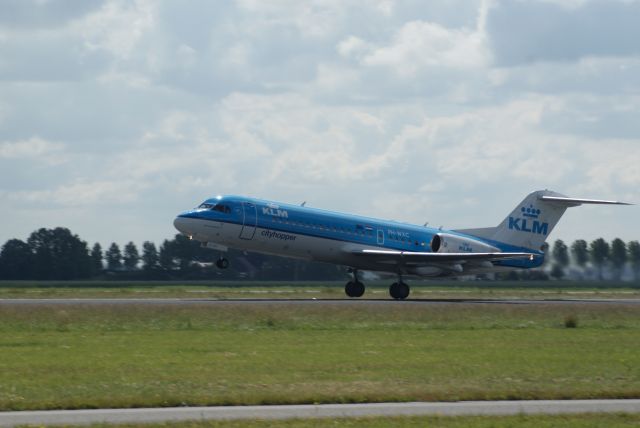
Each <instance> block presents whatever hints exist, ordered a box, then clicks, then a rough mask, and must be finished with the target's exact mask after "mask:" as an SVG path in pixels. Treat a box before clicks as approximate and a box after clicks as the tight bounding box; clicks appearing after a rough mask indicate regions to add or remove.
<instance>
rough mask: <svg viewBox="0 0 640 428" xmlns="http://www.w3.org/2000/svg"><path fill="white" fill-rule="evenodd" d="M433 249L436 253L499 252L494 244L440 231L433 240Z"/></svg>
mask: <svg viewBox="0 0 640 428" xmlns="http://www.w3.org/2000/svg"><path fill="white" fill-rule="evenodd" d="M431 251H433V252H434V253H499V252H500V250H499V249H498V248H496V247H494V246H492V245H489V244H487V243H484V242H482V241H478V240H476V239H471V238H463V237H461V236H456V235H450V234H448V233H438V234H436V235H434V236H433V239H432V240H431Z"/></svg>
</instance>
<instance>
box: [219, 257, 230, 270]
mask: <svg viewBox="0 0 640 428" xmlns="http://www.w3.org/2000/svg"><path fill="white" fill-rule="evenodd" d="M216 267H217V268H218V269H227V268H228V267H229V260H227V259H226V258H224V257H222V256H220V258H219V259H218V260H216Z"/></svg>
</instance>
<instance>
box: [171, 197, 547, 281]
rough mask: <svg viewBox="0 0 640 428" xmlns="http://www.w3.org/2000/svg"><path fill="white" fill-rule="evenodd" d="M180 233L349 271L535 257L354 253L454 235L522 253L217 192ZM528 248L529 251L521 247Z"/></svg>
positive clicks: (418, 271)
mask: <svg viewBox="0 0 640 428" xmlns="http://www.w3.org/2000/svg"><path fill="white" fill-rule="evenodd" d="M174 225H175V227H176V228H177V229H178V230H179V231H180V232H181V233H183V234H185V235H187V236H189V237H191V238H192V239H195V240H197V241H200V242H203V243H205V245H207V246H209V247H211V248H213V249H218V250H220V251H225V250H226V249H227V248H236V249H240V250H247V251H255V252H260V253H267V254H274V255H279V256H285V257H294V258H302V259H308V260H315V261H321V262H327V263H334V264H339V265H344V266H349V267H351V268H354V269H361V270H370V271H378V272H390V273H394V274H397V273H401V274H406V275H416V276H451V275H469V274H476V273H486V272H496V271H503V270H510V269H514V268H530V267H535V266H539V265H540V264H541V263H542V259H543V254H542V253H541V252H540V253H539V254H540V255H541V257H536V259H535V260H528V259H526V260H525V259H519V260H500V261H493V262H482V263H468V264H466V265H465V266H464V267H459V266H458V265H456V266H455V267H452V266H448V265H446V264H441V265H439V264H433V265H429V266H420V267H415V266H411V265H407V266H404V265H402V264H390V263H386V262H384V261H382V262H381V261H377V260H372V259H369V258H363V257H358V256H357V255H355V253H357V252H358V251H362V250H396V251H403V252H421V253H428V252H432V251H433V243H434V237H436V236H437V235H442V233H443V232H445V233H446V234H447V236H452V237H459V238H461V239H462V240H468V242H472V243H479V245H483V247H482V248H485V247H486V248H494V249H495V251H505V252H511V251H523V249H522V248H519V247H514V246H511V245H506V244H503V243H500V242H495V241H488V240H483V241H482V242H479V241H478V238H477V237H471V236H466V235H464V234H461V233H458V232H454V231H443V230H441V229H434V228H430V227H425V226H418V225H412V224H407V223H401V222H396V221H391V220H382V219H376V218H370V217H363V216H358V215H351V214H344V213H339V212H333V211H325V210H321V209H316V208H311V207H305V206H300V205H291V204H284V203H280V202H272V201H266V200H260V199H254V198H248V197H242V196H218V197H216V198H212V199H208V200H206V201H205V202H203V203H202V204H201V205H200V206H199V207H197V208H194V209H192V210H189V211H186V212H183V213H181V214H180V215H179V216H178V217H177V218H176V219H175V221H174ZM452 251H455V252H469V253H473V252H482V251H480V249H477V248H474V245H473V244H472V245H468V244H466V243H465V244H464V245H458V246H457V248H455V249H452ZM526 251H529V252H530V251H531V250H526Z"/></svg>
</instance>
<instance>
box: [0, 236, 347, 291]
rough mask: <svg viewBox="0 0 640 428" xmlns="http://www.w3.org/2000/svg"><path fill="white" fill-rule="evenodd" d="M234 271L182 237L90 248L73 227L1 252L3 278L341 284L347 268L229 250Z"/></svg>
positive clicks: (17, 243) (14, 241) (16, 243)
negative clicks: (309, 281) (219, 267)
mask: <svg viewBox="0 0 640 428" xmlns="http://www.w3.org/2000/svg"><path fill="white" fill-rule="evenodd" d="M226 257H227V258H228V259H229V260H230V261H231V266H230V267H229V269H225V270H220V269H217V268H216V267H215V260H216V259H217V258H218V253H217V252H215V251H212V250H210V249H207V248H204V247H202V246H201V245H200V243H198V242H197V241H192V240H190V239H188V238H187V237H185V236H184V235H180V234H177V235H175V237H174V238H172V239H165V240H164V241H163V242H162V244H161V245H160V246H159V247H158V246H156V244H154V243H153V242H150V241H145V242H144V243H143V244H142V248H141V249H138V247H137V246H136V245H135V244H134V243H133V242H129V243H127V244H126V245H124V247H122V248H121V247H120V246H119V245H118V244H117V243H115V242H114V243H112V244H110V245H109V246H108V247H107V248H106V249H103V248H102V246H101V245H100V244H99V243H95V244H93V246H91V247H90V246H89V244H88V243H87V242H85V241H83V240H82V239H80V237H79V236H78V235H75V234H73V233H72V232H71V231H70V230H69V229H67V228H63V227H57V228H54V229H45V228H42V229H39V230H37V231H35V232H33V233H31V235H29V238H28V239H27V240H26V241H22V240H20V239H10V240H8V241H7V242H6V243H5V244H4V245H3V246H2V250H1V251H0V280H76V279H127V280H176V279H190V280H197V279H202V280H205V279H225V280H234V279H257V280H266V281H268V280H336V279H342V278H344V269H342V268H340V267H339V266H334V265H329V264H325V263H318V262H306V261H304V260H293V259H288V258H282V257H277V256H269V255H262V254H257V253H247V252H243V251H237V250H229V252H228V253H227V255H226Z"/></svg>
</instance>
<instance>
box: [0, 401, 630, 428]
mask: <svg viewBox="0 0 640 428" xmlns="http://www.w3.org/2000/svg"><path fill="white" fill-rule="evenodd" d="M619 412H623V413H640V400H571V401H468V402H458V403H379V404H324V405H292V406H233V407H174V408H162V409H105V410H53V411H24V412H0V426H1V427H12V426H16V425H21V424H78V425H79V424H93V423H101V422H102V423H104V422H108V423H145V422H169V421H187V420H206V419H208V420H223V419H291V418H322V417H363V416H418V415H441V416H464V415H518V414H571V413H619Z"/></svg>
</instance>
